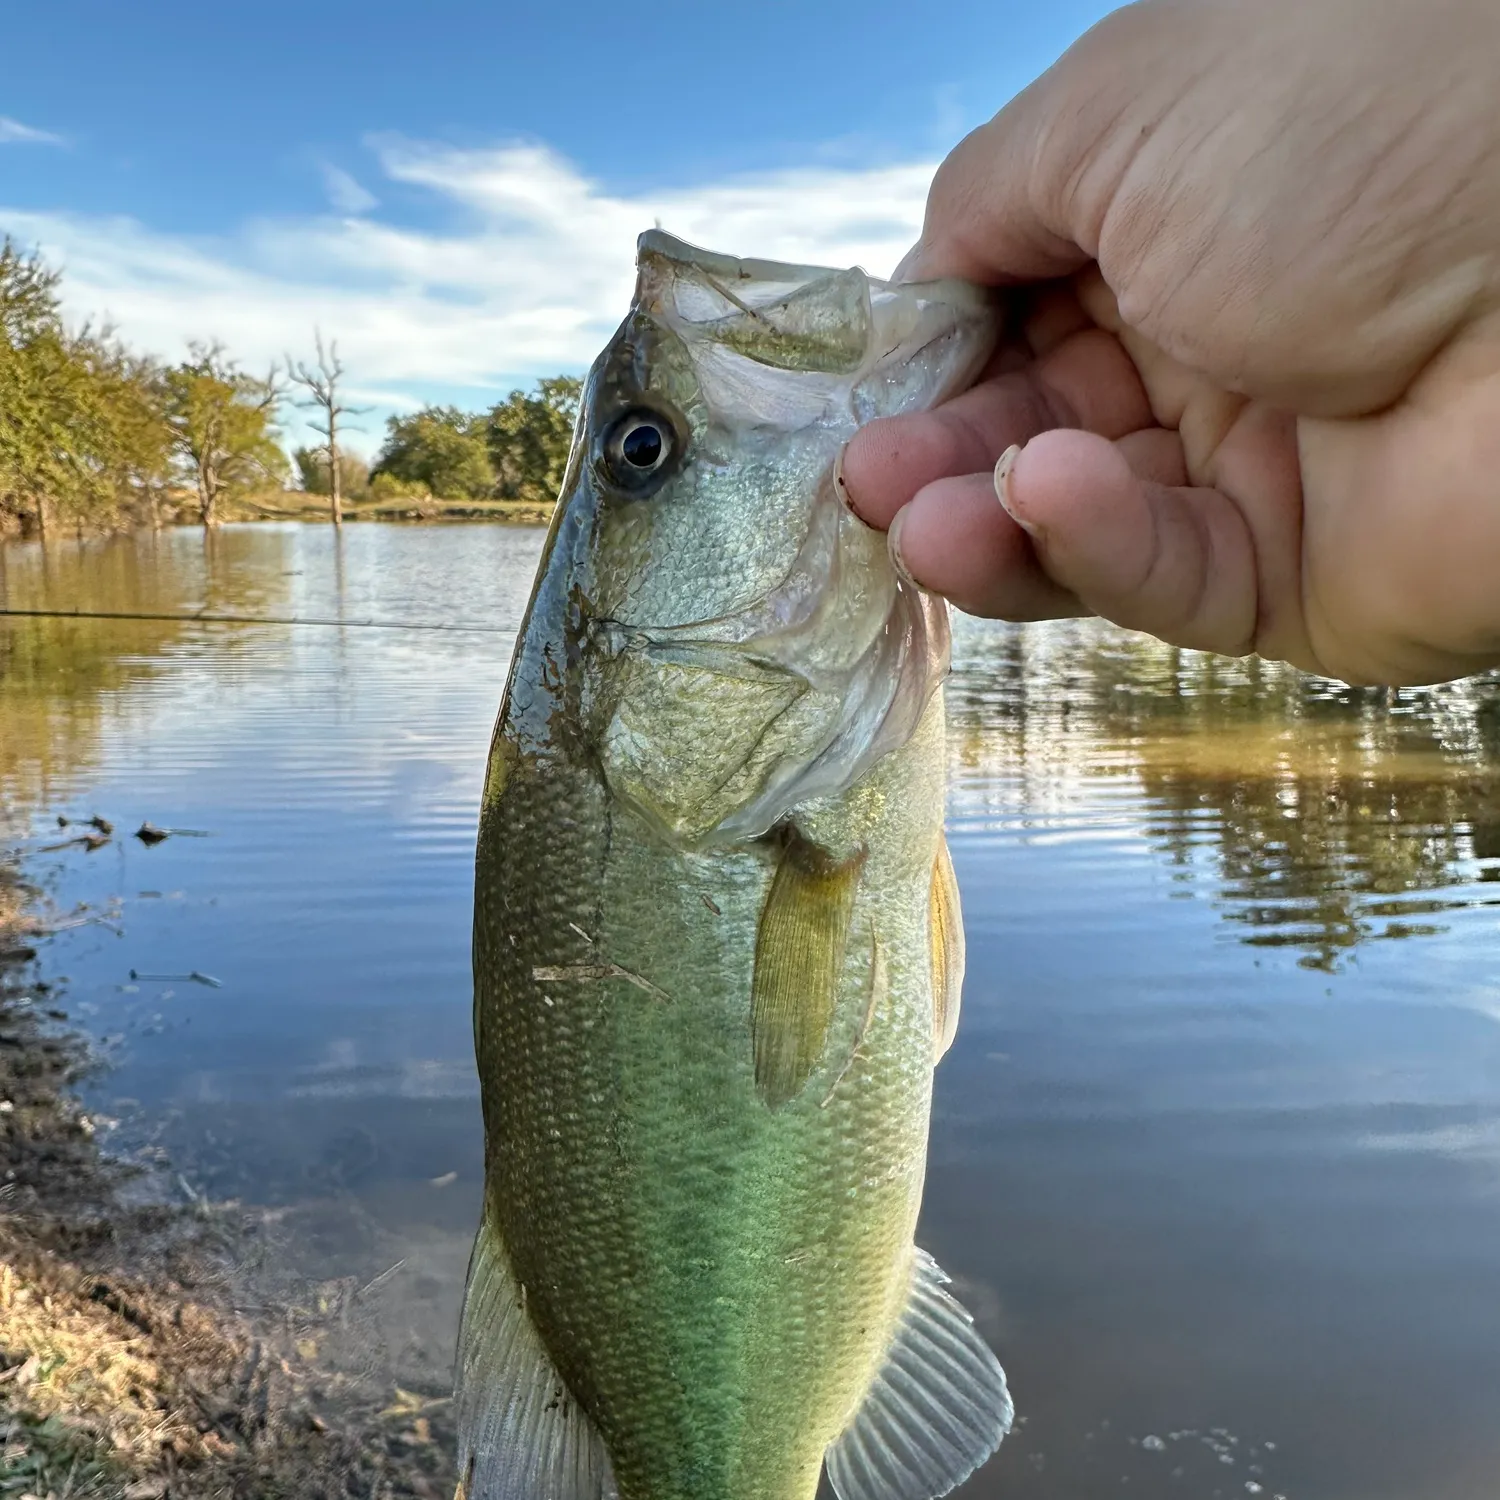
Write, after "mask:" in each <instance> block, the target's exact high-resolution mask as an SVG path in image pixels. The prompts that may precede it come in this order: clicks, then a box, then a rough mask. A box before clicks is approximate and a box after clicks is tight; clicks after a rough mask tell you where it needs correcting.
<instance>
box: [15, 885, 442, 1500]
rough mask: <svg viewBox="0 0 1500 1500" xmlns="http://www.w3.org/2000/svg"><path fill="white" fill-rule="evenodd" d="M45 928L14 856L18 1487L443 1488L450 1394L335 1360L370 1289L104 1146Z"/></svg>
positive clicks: (248, 1497)
mask: <svg viewBox="0 0 1500 1500" xmlns="http://www.w3.org/2000/svg"><path fill="white" fill-rule="evenodd" d="M46 936H47V929H46V926H45V924H44V923H43V922H42V921H41V919H40V908H39V905H38V895H37V892H35V891H34V890H33V889H32V888H30V887H29V886H28V885H27V883H26V881H25V878H24V872H23V871H22V869H21V867H20V866H19V865H18V864H17V863H16V862H15V861H14V860H6V861H4V862H3V863H0V1454H3V1459H4V1462H3V1464H0V1475H3V1493H4V1494H6V1495H10V1494H12V1493H15V1494H16V1495H17V1496H20V1495H22V1494H34V1495H36V1496H38V1497H43V1500H45V1497H47V1496H48V1495H52V1494H55V1495H56V1496H58V1497H59V1500H61V1497H63V1496H68V1497H75V1500H82V1497H99V1500H226V1497H233V1500H271V1497H282V1496H285V1497H287V1500H291V1497H294V1496H295V1497H297V1500H303V1497H307V1500H317V1497H323V1496H326V1497H329V1500H333V1497H334V1496H338V1497H363V1496H369V1497H372V1500H373V1497H374V1496H376V1495H377V1494H378V1495H380V1496H382V1497H387V1496H388V1497H391V1500H448V1496H450V1495H451V1494H452V1493H453V1486H454V1483H455V1480H456V1473H455V1470H454V1459H453V1452H454V1445H453V1441H452V1432H451V1427H450V1426H449V1423H450V1421H451V1417H450V1405H449V1402H448V1399H447V1393H446V1392H444V1391H428V1392H420V1391H418V1392H413V1391H409V1390H404V1389H402V1388H401V1387H400V1386H397V1385H394V1384H393V1382H392V1381H391V1380H390V1379H389V1378H386V1379H382V1378H380V1373H381V1372H378V1371H371V1370H368V1369H359V1368H344V1367H341V1366H340V1364H339V1363H338V1362H337V1361H333V1362H329V1361H326V1360H324V1359H322V1358H320V1356H319V1350H320V1348H321V1347H322V1346H323V1344H324V1343H325V1338H324V1335H325V1333H327V1332H328V1331H329V1330H331V1329H332V1330H336V1326H337V1325H339V1324H340V1323H341V1322H342V1323H347V1321H348V1318H349V1315H350V1307H349V1303H350V1302H352V1301H353V1300H355V1299H354V1298H353V1297H349V1298H345V1299H342V1300H341V1302H340V1303H339V1304H338V1305H332V1304H330V1303H329V1302H328V1301H327V1299H324V1298H320V1297H317V1296H312V1297H308V1296H291V1297H288V1296H287V1291H288V1289H287V1288H286V1287H285V1286H278V1285H274V1284H273V1283H274V1280H275V1278H274V1276H273V1275H272V1268H273V1267H274V1264H275V1262H276V1259H277V1255H276V1249H277V1247H276V1237H277V1233H278V1231H277V1227H276V1222H277V1221H276V1218H275V1216H274V1215H270V1214H266V1213H261V1212H258V1211H256V1210H254V1209H249V1208H246V1207H244V1206H242V1205H240V1204H238V1203H222V1204H210V1203H207V1202H204V1201H202V1200H195V1201H194V1202H193V1203H191V1204H182V1203H180V1202H173V1201H172V1196H171V1194H172V1189H171V1180H170V1173H171V1168H170V1167H168V1168H165V1169H160V1168H155V1169H144V1168H141V1167H139V1166H135V1165H132V1164H130V1163H127V1162H124V1161H120V1160H118V1159H115V1158H112V1157H111V1156H110V1155H109V1154H108V1153H107V1152H106V1151H105V1150H104V1149H103V1148H102V1147H101V1145H100V1144H99V1142H98V1140H97V1139H96V1133H95V1127H94V1122H93V1121H92V1120H91V1119H90V1118H89V1115H88V1113H87V1111H86V1109H85V1107H84V1105H83V1103H82V1102H81V1100H80V1098H79V1095H78V1086H79V1085H80V1083H81V1082H82V1081H83V1080H85V1079H87V1078H88V1077H90V1076H93V1075H95V1074H97V1072H98V1071H99V1070H100V1069H101V1068H102V1067H103V1066H104V1065H103V1064H102V1063H101V1062H100V1060H99V1059H98V1057H97V1055H96V1054H95V1052H94V1050H93V1049H92V1047H91V1046H90V1044H89V1042H88V1040H87V1039H86V1038H85V1037H84V1036H83V1035H82V1034H81V1033H80V1032H78V1031H77V1030H76V1029H74V1028H73V1027H72V1026H71V1025H70V1024H69V1020H68V1016H67V1012H66V1009H65V1004H66V999H65V996H64V995H63V994H62V993H61V992H60V991H58V990H55V989H53V988H52V987H51V986H49V985H48V984H47V983H46V982H45V981H44V980H42V979H41V977H40V976H39V974H38V973H37V964H36V954H35V943H36V942H37V941H39V940H45V938H46ZM366 1290H368V1289H366ZM303 1303H307V1304H308V1305H306V1306H304V1305H302V1304H303ZM326 1342H330V1343H332V1344H334V1345H335V1346H336V1345H337V1339H336V1338H332V1339H329V1340H326ZM18 1485H19V1486H20V1487H19V1488H17V1486H18Z"/></svg>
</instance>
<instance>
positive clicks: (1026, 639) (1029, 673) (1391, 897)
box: [951, 622, 1500, 971]
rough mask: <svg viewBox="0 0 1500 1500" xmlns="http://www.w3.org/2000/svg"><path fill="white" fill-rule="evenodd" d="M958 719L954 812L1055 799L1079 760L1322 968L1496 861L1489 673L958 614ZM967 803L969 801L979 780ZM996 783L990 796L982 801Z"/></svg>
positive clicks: (1033, 808)
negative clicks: (959, 776) (1401, 685)
mask: <svg viewBox="0 0 1500 1500" xmlns="http://www.w3.org/2000/svg"><path fill="white" fill-rule="evenodd" d="M955 668H956V670H955V678H954V690H953V693H952V705H953V706H952V713H951V722H952V725H953V750H952V753H953V755H954V756H955V759H956V762H957V765H958V766H959V767H960V768H962V769H963V770H965V771H968V772H974V771H978V770H979V769H981V768H984V767H990V768H991V769H993V763H994V759H995V756H996V752H997V750H998V751H999V752H1000V754H1001V755H1002V756H1003V757H1004V760H1005V761H1007V762H1009V763H1010V765H1011V767H1012V768H1013V769H1012V772H1011V774H1010V776H1009V777H1008V778H1006V777H992V778H991V779H990V780H989V781H988V783H987V784H986V783H985V782H984V780H983V779H982V778H981V779H978V780H976V778H975V777H973V776H972V775H971V776H968V777H967V778H965V791H966V794H967V796H966V800H965V802H964V803H962V804H961V805H960V808H959V814H960V816H962V817H966V818H968V817H973V816H976V815H979V816H983V814H984V812H985V811H986V810H988V811H989V812H991V813H995V812H1003V811H1004V810H1005V809H1006V807H1007V805H1008V806H1010V807H1016V806H1019V807H1023V808H1025V809H1027V811H1028V815H1030V816H1032V817H1035V815H1036V813H1037V812H1038V811H1039V810H1045V809H1048V808H1050V807H1053V806H1063V807H1065V806H1066V805H1067V803H1068V797H1069V788H1070V785H1071V784H1072V782H1073V781H1074V780H1076V778H1077V777H1078V776H1079V775H1087V776H1093V777H1101V778H1107V777H1120V778H1125V779H1128V781H1129V782H1131V783H1132V784H1133V787H1134V788H1136V789H1138V793H1139V798H1140V801H1141V802H1142V803H1143V805H1144V810H1145V812H1146V819H1145V822H1144V826H1143V828H1142V833H1143V835H1144V836H1145V837H1146V838H1147V839H1148V840H1149V841H1150V842H1151V844H1152V845H1153V846H1154V847H1155V848H1156V849H1157V850H1158V851H1159V852H1160V853H1161V855H1162V856H1163V857H1164V858H1165V860H1166V861H1167V864H1168V866H1169V868H1171V869H1172V870H1173V871H1174V872H1176V873H1177V874H1178V875H1179V876H1180V878H1181V881H1182V883H1183V886H1184V888H1185V890H1187V891H1196V892H1202V893H1204V894H1206V895H1208V896H1209V898H1210V899H1212V900H1213V901H1214V902H1215V903H1216V905H1217V906H1218V908H1219V910H1220V911H1221V913H1222V915H1223V917H1224V919H1225V920H1226V921H1228V922H1232V923H1234V924H1236V927H1237V928H1244V929H1248V930H1246V931H1245V932H1244V933H1243V941H1245V942H1246V943H1249V944H1252V945H1256V946H1263V947H1290V948H1294V949H1295V950H1297V952H1298V954H1299V956H1300V961H1301V962H1302V963H1303V964H1305V965H1306V966H1308V967H1310V968H1316V969H1321V970H1329V971H1331V970H1333V969H1334V968H1336V967H1337V964H1338V962H1339V960H1340V958H1341V956H1342V955H1344V954H1345V953H1346V952H1347V950H1349V949H1351V948H1353V947H1355V946H1356V945H1357V944H1358V943H1360V942H1364V941H1369V940H1374V939H1390V938H1401V937H1414V936H1431V935H1433V934H1435V933H1438V932H1441V931H1443V930H1444V924H1443V921H1442V916H1443V914H1444V913H1446V912H1450V911H1453V910H1456V909H1462V908H1467V907H1472V906H1476V905H1485V904H1489V903H1490V901H1491V900H1492V898H1491V897H1490V896H1489V895H1488V894H1486V893H1483V892H1482V891H1480V890H1478V889H1476V887H1477V886H1478V885H1479V883H1480V882H1485V881H1493V880H1495V879H1497V878H1500V797H1497V791H1500V782H1497V775H1496V773H1497V768H1500V693H1497V685H1496V680H1495V679H1494V678H1493V677H1488V678H1477V679H1472V680H1470V681H1468V682H1465V683H1461V684H1454V685H1449V686H1445V687H1439V688H1427V689H1408V690H1400V691H1394V692H1393V691H1387V690H1385V689H1370V688H1350V687H1346V686H1344V685H1343V684H1337V683H1331V682H1328V681H1325V680H1322V679H1317V678H1310V677H1307V676H1304V675H1303V674H1301V673H1298V672H1295V671H1293V670H1291V669H1290V668H1287V667H1283V666H1280V665H1277V664H1274V663H1269V662H1263V661H1259V660H1254V659H1251V660H1245V661H1226V660H1223V659H1220V658H1215V657H1211V656H1207V655H1203V654H1201V653H1198V652H1189V651H1181V650H1178V649H1175V648H1172V647H1167V646H1163V645H1160V644H1158V643H1156V642H1152V641H1148V640H1145V639H1143V638H1141V637H1136V636H1129V635H1126V634H1124V633H1123V632H1119V631H1115V630H1112V629H1110V628H1108V627H1104V626H1100V625H1098V624H1093V623H1088V624H1082V623H1080V624H1075V623H1071V622H1070V623H1067V624H1059V625H1052V626H1042V627H1037V628H1034V629H1032V630H1029V631H1013V632H997V631H995V630H994V629H993V628H987V627H983V626H976V625H974V624H973V623H967V624H965V623H961V624H960V627H959V631H958V642H957V648H956V660H955ZM976 793H977V794H978V796H979V806H978V807H977V808H975V807H973V805H972V804H973V799H974V796H975V794H976ZM986 795H988V796H989V797H990V798H992V799H998V800H996V801H995V802H994V805H993V806H992V807H990V808H988V809H986V808H985V802H984V798H985V797H986Z"/></svg>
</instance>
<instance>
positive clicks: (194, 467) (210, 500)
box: [0, 238, 580, 535]
mask: <svg viewBox="0 0 1500 1500" xmlns="http://www.w3.org/2000/svg"><path fill="white" fill-rule="evenodd" d="M59 279H60V278H59V273H58V272H57V271H56V270H55V269H53V268H52V267H50V266H48V265H47V264H46V262H45V261H44V260H43V259H42V258H41V256H40V255H39V254H37V253H35V252H27V251H24V250H22V249H21V248H20V247H19V246H17V245H16V244H15V243H14V242H13V241H12V240H10V239H9V238H6V239H3V240H0V530H6V529H17V528H19V529H21V530H23V531H27V532H34V533H37V534H41V535H46V534H47V533H48V532H49V531H51V530H53V529H62V528H65V527H66V528H69V529H72V528H77V529H84V528H88V529H106V528H111V527H123V526H134V525H142V524H150V525H161V524H162V523H163V522H164V521H177V520H181V519H191V520H193V521H196V522H199V523H201V524H202V525H204V526H213V525H216V524H217V523H218V522H219V521H220V520H222V519H223V515H224V511H225V508H226V506H227V505H228V504H229V502H232V501H237V500H244V499H247V498H250V497H254V496H257V495H267V494H269V493H272V492H275V491H281V490H285V489H287V488H289V487H293V486H296V487H299V488H301V489H302V490H304V491H306V492H307V493H310V494H314V495H323V496H327V497H328V500H329V513H330V518H331V519H332V520H333V521H334V522H335V523H338V522H340V521H341V520H342V519H343V516H344V506H345V504H346V503H354V504H358V503H360V502H363V501H366V500H375V501H389V500H393V499H396V500H399V499H407V498H410V499H416V500H421V499H425V498H428V497H430V498H432V499H435V500H439V501H476V500H522V501H529V502H532V503H538V504H543V505H550V504H551V503H552V501H553V500H555V499H556V497H557V491H558V488H559V485H560V483H561V480H562V473H563V469H564V467H565V465H566V463H567V456H568V447H569V444H570V442H571V438H572V431H573V423H574V420H575V418H576V415H577V410H578V399H579V393H580V382H579V381H578V380H576V379H574V378H572V377H569V376H558V377H555V378H551V379H544V380H542V381H540V382H538V384H537V387H536V389H535V390H533V391H519V390H518V391H512V392H511V393H510V395H509V396H508V397H506V398H505V400H503V401H500V402H497V403H496V404H495V405H494V406H493V407H491V408H490V409H489V410H488V411H481V412H465V411H462V410H460V409H458V408H457V407H453V406H428V407H424V408H422V409H421V410H420V411H416V412H412V413H410V414H406V415H402V416H396V417H392V418H390V419H389V420H388V421H387V423H386V434H385V441H384V443H383V445H382V446H381V448H380V451H379V452H378V453H377V454H376V456H375V459H374V461H373V462H372V463H370V464H366V463H365V462H364V461H363V460H362V459H360V458H359V457H358V456H357V455H354V454H352V453H350V452H348V450H347V449H346V448H345V447H344V446H342V439H343V437H344V436H345V435H346V434H347V432H348V430H349V425H350V424H349V423H348V422H347V421H346V418H348V417H350V416H357V415H359V414H361V411H362V409H361V408H358V407H353V406H350V405H348V404H347V402H346V401H345V400H344V394H343V377H344V367H343V364H342V361H341V360H340V358H339V355H338V348H337V345H336V344H332V343H330V344H329V345H327V346H326V347H325V345H324V343H323V340H322V337H321V335H318V336H317V337H316V348H317V359H316V362H315V363H313V364H309V363H307V362H306V361H294V360H293V359H292V358H291V357H290V356H288V357H287V359H286V360H285V362H284V363H283V364H281V365H273V366H272V367H271V368H270V369H269V370H268V371H267V372H266V374H265V375H259V374H255V373H251V372H249V371H246V370H244V369H243V368H241V366H240V365H239V364H238V362H237V361H235V360H234V359H233V358H232V357H231V355H230V354H229V353H228V351H227V350H226V349H225V348H224V346H223V345H222V344H220V343H217V342H204V343H195V344H192V345H190V346H189V349H188V357H187V358H186V359H184V360H182V361H181V362H179V363H177V364H168V363H165V362H163V361H161V360H159V359H155V358H152V357H151V356H149V355H144V354H140V353H137V352H135V351H133V350H131V349H129V348H128V347H127V346H126V345H125V344H124V343H123V342H122V341H121V340H120V339H119V337H118V336H117V335H116V334H115V332H114V331H113V330H112V329H110V328H107V327H94V326H92V325H85V326H84V327H82V328H79V329H73V328H70V327H69V326H68V325H67V323H66V321H65V320H64V318H63V315H62V306H61V299H60V295H59ZM288 404H294V405H296V406H300V407H302V408H304V409H306V410H307V411H308V412H309V413H310V425H311V426H312V427H313V429H314V431H315V432H316V433H317V434H318V436H319V438H320V439H321V441H320V442H317V443H315V444H311V445H307V446H303V447H299V448H297V449H296V450H295V451H294V452H293V453H292V455H291V458H290V461H289V460H288V456H287V454H286V452H285V451H284V449H283V448H282V446H281V442H280V431H279V427H278V419H279V417H280V415H281V413H282V411H283V409H284V407H285V406H287V405H288Z"/></svg>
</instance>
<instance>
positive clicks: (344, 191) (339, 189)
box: [323, 163, 380, 214]
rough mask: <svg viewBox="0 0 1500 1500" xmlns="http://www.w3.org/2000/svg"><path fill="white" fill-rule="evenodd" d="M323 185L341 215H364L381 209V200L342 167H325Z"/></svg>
mask: <svg viewBox="0 0 1500 1500" xmlns="http://www.w3.org/2000/svg"><path fill="white" fill-rule="evenodd" d="M323 183H324V186H325V187H326V188H327V189H328V201H329V202H330V203H331V204H332V205H333V206H334V207H335V208H336V209H338V211H339V212H340V213H341V214H363V213H368V212H369V211H370V210H371V209H372V208H377V207H379V204H380V200H379V199H378V198H377V197H376V196H375V194H374V193H372V192H370V190H369V189H368V188H366V187H365V186H364V185H363V184H362V183H360V182H358V181H357V180H356V179H355V178H354V177H352V176H350V174H349V173H348V172H346V171H344V169H343V168H342V167H335V166H331V165H329V164H327V163H325V164H324V167H323Z"/></svg>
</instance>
